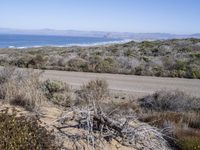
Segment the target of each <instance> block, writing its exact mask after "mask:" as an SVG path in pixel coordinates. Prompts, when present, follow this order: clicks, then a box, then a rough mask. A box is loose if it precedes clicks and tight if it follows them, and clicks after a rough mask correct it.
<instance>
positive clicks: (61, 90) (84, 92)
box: [0, 68, 200, 150]
mask: <svg viewBox="0 0 200 150" xmlns="http://www.w3.org/2000/svg"><path fill="white" fill-rule="evenodd" d="M40 75H41V72H40V71H38V70H37V71H36V70H35V71H33V70H19V69H15V68H5V69H3V70H1V71H0V86H1V90H0V96H1V101H0V103H1V106H0V110H1V112H0V118H1V121H0V129H1V130H0V132H1V133H2V134H1V135H0V138H1V141H2V142H0V147H1V148H2V149H20V147H23V148H24V147H29V146H30V145H31V146H33V147H32V149H89V148H90V149H92V148H93V149H104V148H105V147H106V145H110V146H111V145H114V147H112V149H117V147H118V148H119V147H121V148H122V147H123V148H124V149H138V150H140V149H144V150H149V149H151V148H152V149H158V150H163V149H167V150H168V149H169V150H170V149H175V150H176V149H177V150H199V149H200V121H199V120H200V99H199V98H196V97H192V96H190V95H186V94H185V93H183V92H180V91H157V92H155V93H154V94H150V95H147V96H144V97H142V98H138V99H135V98H134V97H133V95H131V94H130V95H128V96H123V94H122V95H117V93H116V94H114V93H111V92H110V91H109V89H108V86H109V85H108V84H107V82H106V81H105V80H103V79H96V80H92V81H89V82H88V83H86V84H84V85H82V86H81V87H80V88H79V89H72V88H71V86H70V85H68V84H66V83H64V82H61V81H56V80H45V81H41V80H40ZM58 112H59V113H58ZM52 118H54V119H53V120H52ZM21 131H23V132H21ZM30 139H32V140H30ZM110 149H111V147H110Z"/></svg>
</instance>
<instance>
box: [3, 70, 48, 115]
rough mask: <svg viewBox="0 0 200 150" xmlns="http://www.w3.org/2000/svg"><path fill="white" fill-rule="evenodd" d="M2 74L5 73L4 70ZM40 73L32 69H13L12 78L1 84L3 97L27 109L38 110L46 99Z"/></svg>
mask: <svg viewBox="0 0 200 150" xmlns="http://www.w3.org/2000/svg"><path fill="white" fill-rule="evenodd" d="M0 74H1V75H3V74H5V72H4V70H3V71H1V73H0ZM39 75H40V73H36V72H33V71H32V70H29V71H28V70H27V71H23V70H16V71H13V72H12V74H11V75H10V79H7V80H6V82H4V83H3V84H1V90H0V93H1V98H2V99H4V100H5V101H6V102H9V103H11V104H14V105H18V106H22V107H24V108H25V109H27V110H30V111H38V110H39V108H40V106H41V104H42V102H43V101H44V100H45V96H44V94H43V92H42V90H41V89H40V82H39Z"/></svg>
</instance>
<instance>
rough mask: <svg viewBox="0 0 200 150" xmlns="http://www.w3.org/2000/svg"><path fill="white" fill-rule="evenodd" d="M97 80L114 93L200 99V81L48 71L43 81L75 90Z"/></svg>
mask: <svg viewBox="0 0 200 150" xmlns="http://www.w3.org/2000/svg"><path fill="white" fill-rule="evenodd" d="M95 78H102V79H105V80H107V82H108V83H109V88H110V90H112V91H117V92H125V93H127V92H128V93H131V94H134V95H136V96H137V97H138V96H143V95H147V94H150V93H153V92H155V91H157V90H161V89H162V90H176V89H178V90H181V91H184V92H185V93H187V94H190V95H193V96H197V97H200V80H198V79H180V78H161V77H146V76H135V75H119V74H103V73H83V72H66V71H54V70H46V71H45V72H44V74H43V79H56V80H61V81H64V82H66V83H69V84H70V85H72V86H73V87H74V88H78V87H80V85H82V84H83V83H87V82H88V81H89V80H92V79H95Z"/></svg>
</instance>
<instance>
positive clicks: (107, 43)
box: [8, 39, 132, 49]
mask: <svg viewBox="0 0 200 150" xmlns="http://www.w3.org/2000/svg"><path fill="white" fill-rule="evenodd" d="M130 41H132V40H131V39H126V40H114V41H108V42H96V43H82V44H78V43H71V44H65V45H35V46H20V47H16V46H9V47H8V48H16V49H26V48H40V47H72V46H80V47H88V46H102V45H111V44H122V43H127V42H130Z"/></svg>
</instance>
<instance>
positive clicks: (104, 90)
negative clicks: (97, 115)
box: [77, 79, 109, 103]
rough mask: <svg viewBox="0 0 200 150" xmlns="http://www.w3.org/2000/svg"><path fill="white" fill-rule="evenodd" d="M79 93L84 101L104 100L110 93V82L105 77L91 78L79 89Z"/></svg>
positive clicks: (80, 98)
mask: <svg viewBox="0 0 200 150" xmlns="http://www.w3.org/2000/svg"><path fill="white" fill-rule="evenodd" d="M77 95H78V100H79V101H82V102H87V103H89V102H91V101H93V100H94V101H99V100H102V99H104V98H106V97H107V96H108V95H109V90H108V83H107V82H106V81H105V80H103V79H96V80H91V81H90V82H88V83H87V84H85V85H83V86H82V87H81V89H80V90H78V91H77Z"/></svg>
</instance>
